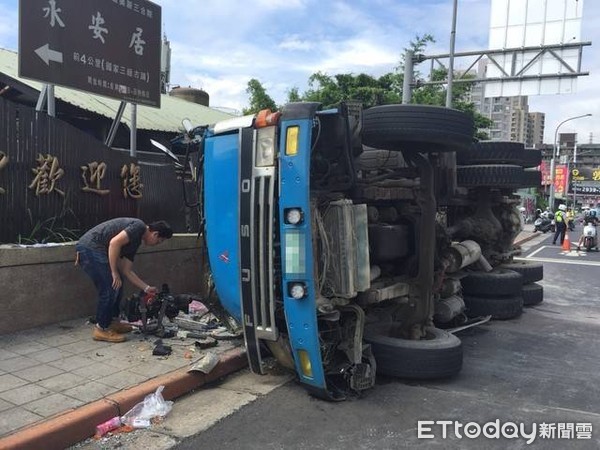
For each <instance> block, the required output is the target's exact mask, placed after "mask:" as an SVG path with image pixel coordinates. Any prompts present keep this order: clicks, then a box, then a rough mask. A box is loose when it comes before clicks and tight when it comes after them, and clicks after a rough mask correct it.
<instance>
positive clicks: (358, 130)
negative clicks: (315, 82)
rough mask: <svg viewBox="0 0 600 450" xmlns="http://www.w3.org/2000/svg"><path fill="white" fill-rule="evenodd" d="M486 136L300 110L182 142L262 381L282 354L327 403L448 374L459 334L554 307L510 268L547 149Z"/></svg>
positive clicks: (536, 276) (366, 113) (398, 109)
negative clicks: (387, 383)
mask: <svg viewBox="0 0 600 450" xmlns="http://www.w3.org/2000/svg"><path fill="white" fill-rule="evenodd" d="M190 128H191V127H190ZM473 135H474V126H473V122H472V120H471V118H470V117H469V116H467V115H465V114H464V113H462V112H460V111H457V110H453V109H447V108H440V107H432V106H419V105H385V106H376V107H372V108H369V109H366V110H362V109H361V108H360V107H358V106H357V105H349V104H344V103H342V104H340V105H339V107H337V108H334V109H327V110H322V109H321V107H320V105H319V104H317V103H291V104H288V105H286V106H285V107H283V108H282V110H281V111H280V112H275V113H272V112H270V111H261V112H260V113H259V114H257V115H255V116H254V115H253V116H244V117H239V118H233V119H229V120H226V121H223V122H220V123H217V124H214V125H211V126H202V127H196V128H194V129H189V130H188V134H187V135H185V136H182V137H181V138H179V139H177V140H175V141H174V142H173V145H174V146H175V147H177V146H186V147H187V155H188V157H190V158H191V161H192V162H193V164H192V167H193V169H194V170H195V171H197V177H196V178H195V179H197V180H199V181H198V189H199V195H200V198H201V202H200V215H201V223H202V224H203V236H204V239H205V243H206V247H207V251H208V259H209V264H210V272H211V279H212V282H213V283H214V288H215V291H216V294H217V295H218V298H219V300H220V303H221V304H222V306H223V307H224V308H225V309H226V310H227V311H228V312H229V314H231V315H232V316H233V317H234V318H235V319H237V320H238V321H239V323H240V324H241V327H242V328H243V331H244V338H245V343H246V347H247V355H248V360H249V365H250V367H251V369H252V371H253V372H256V373H261V372H263V370H264V362H263V360H264V359H265V357H266V356H274V357H275V358H277V359H278V360H279V361H280V362H281V363H282V364H283V365H286V366H288V367H290V368H291V369H293V370H294V371H295V372H296V374H297V376H298V379H299V381H300V382H301V383H302V384H303V385H304V386H305V387H306V388H307V389H308V390H309V391H310V392H311V393H313V394H314V395H317V396H319V397H322V398H326V399H329V400H341V399H344V398H345V397H346V396H347V395H348V394H350V393H353V392H360V391H362V390H364V389H368V388H370V387H372V386H373V385H374V382H375V376H376V374H377V373H382V374H386V375H391V376H397V377H402V378H412V379H431V378H439V377H450V376H453V375H455V374H457V373H458V372H459V371H460V370H461V367H462V361H463V354H462V346H461V341H460V339H459V338H458V337H457V336H455V335H454V334H452V330H453V329H455V328H456V327H463V326H468V325H469V324H472V323H479V322H481V321H483V320H486V319H489V317H491V318H492V319H507V318H513V317H516V316H518V315H519V314H520V313H521V311H522V308H523V304H524V301H525V303H526V304H534V303H537V302H539V301H541V299H542V291H541V285H539V284H537V283H536V281H539V280H540V279H541V278H542V266H541V265H536V264H526V263H524V262H520V261H515V260H514V259H513V258H514V256H515V255H518V253H519V248H518V247H515V246H514V245H513V241H514V239H515V237H516V235H517V234H518V233H519V231H520V230H521V221H520V216H519V212H518V209H517V206H518V204H519V198H518V197H517V196H516V195H514V194H513V193H514V191H515V190H516V189H517V188H520V187H531V186H539V185H540V181H541V178H540V173H539V171H536V170H535V169H533V170H532V169H531V168H534V167H536V166H537V165H539V163H540V159H541V155H540V152H539V151H538V150H526V149H524V147H523V145H522V144H519V143H511V142H475V141H474V139H473ZM190 150H191V151H190ZM190 155H191V156H190ZM187 164H188V163H187V162H186V163H185V164H183V166H184V167H185V166H187Z"/></svg>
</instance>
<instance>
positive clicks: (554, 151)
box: [548, 113, 591, 211]
mask: <svg viewBox="0 0 600 450" xmlns="http://www.w3.org/2000/svg"><path fill="white" fill-rule="evenodd" d="M590 116H591V114H589V113H588V114H582V115H580V116H575V117H569V118H568V119H565V120H563V121H562V122H561V123H559V124H558V126H557V127H556V130H555V131H554V146H553V147H552V159H551V160H550V200H549V202H548V206H550V209H551V210H552V211H554V179H555V178H556V157H557V156H558V153H559V151H560V148H559V146H558V129H559V128H560V127H561V126H562V125H563V124H564V123H567V122H569V121H570V120H575V119H581V118H582V117H590Z"/></svg>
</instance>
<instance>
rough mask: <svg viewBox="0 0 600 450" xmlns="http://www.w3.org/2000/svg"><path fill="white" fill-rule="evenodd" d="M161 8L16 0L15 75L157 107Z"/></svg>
mask: <svg viewBox="0 0 600 450" xmlns="http://www.w3.org/2000/svg"><path fill="white" fill-rule="evenodd" d="M160 52H161V7H160V6H158V5H156V4H154V3H152V2H149V1H147V0H77V1H73V0H20V2H19V76H21V77H24V78H31V79H34V80H38V81H42V82H45V83H50V84H57V85H61V86H65V87H72V88H75V89H80V90H83V91H87V92H92V93H95V94H99V95H104V96H107V97H113V98H116V99H119V100H122V101H126V102H130V103H138V104H142V105H148V106H156V107H160Z"/></svg>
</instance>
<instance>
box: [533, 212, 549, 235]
mask: <svg viewBox="0 0 600 450" xmlns="http://www.w3.org/2000/svg"><path fill="white" fill-rule="evenodd" d="M553 222H554V220H550V219H549V218H548V217H547V216H545V215H542V216H540V217H538V218H537V219H535V222H533V228H534V230H535V231H541V232H542V233H547V232H548V231H551V230H552V228H553V227H554V223H553Z"/></svg>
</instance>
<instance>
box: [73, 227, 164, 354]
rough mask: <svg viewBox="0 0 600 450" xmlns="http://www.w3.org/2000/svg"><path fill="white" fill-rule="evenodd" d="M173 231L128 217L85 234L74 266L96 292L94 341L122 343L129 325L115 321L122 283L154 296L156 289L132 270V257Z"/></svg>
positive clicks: (117, 314) (78, 247)
mask: <svg viewBox="0 0 600 450" xmlns="http://www.w3.org/2000/svg"><path fill="white" fill-rule="evenodd" d="M172 236H173V231H172V230H171V227H170V226H169V224H167V223H166V222H164V221H158V222H152V223H151V224H149V225H146V224H145V223H144V222H143V221H142V220H140V219H135V218H131V217H120V218H116V219H111V220H108V221H106V222H103V223H101V224H99V225H96V226H95V227H94V228H92V229H90V230H89V231H87V232H86V233H85V234H84V235H83V236H81V238H80V239H79V242H78V243H77V245H76V246H75V249H76V250H77V259H76V264H79V266H80V267H81V268H82V269H83V270H84V272H85V273H86V274H87V275H88V276H89V277H90V278H91V279H92V281H93V282H94V285H95V286H96V290H97V291H98V307H97V310H96V326H95V327H94V331H93V333H92V337H93V338H94V340H96V341H107V342H123V341H124V340H125V333H128V332H130V331H131V326H130V325H127V324H123V323H121V322H120V321H119V306H120V303H121V295H122V290H123V289H122V286H123V280H122V279H121V276H125V278H127V279H128V280H129V281H130V282H131V283H132V284H133V285H134V286H137V287H138V288H140V289H141V290H143V291H144V292H148V293H156V292H157V288H156V287H154V286H151V285H150V284H148V283H146V282H145V281H143V280H142V279H141V278H140V277H139V276H138V275H137V274H136V273H135V272H134V271H133V270H132V268H133V260H134V258H135V254H136V253H137V251H138V248H139V247H140V244H141V243H142V242H143V243H144V245H148V246H155V245H158V244H160V243H161V242H163V241H164V240H165V239H170V238H171V237H172Z"/></svg>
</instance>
